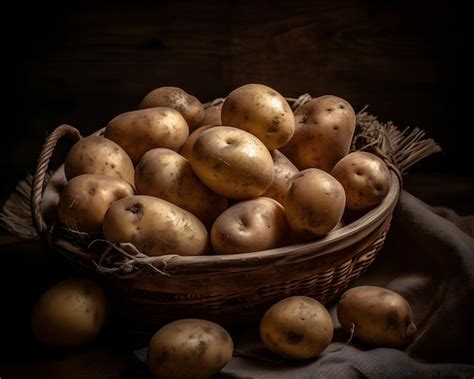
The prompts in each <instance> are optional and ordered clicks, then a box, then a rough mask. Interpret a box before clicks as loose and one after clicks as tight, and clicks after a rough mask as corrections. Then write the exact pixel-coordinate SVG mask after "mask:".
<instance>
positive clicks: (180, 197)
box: [135, 148, 227, 226]
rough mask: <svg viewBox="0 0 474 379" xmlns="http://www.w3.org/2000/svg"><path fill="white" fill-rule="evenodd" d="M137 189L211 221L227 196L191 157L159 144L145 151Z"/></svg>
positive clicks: (137, 173) (138, 166) (225, 205)
mask: <svg viewBox="0 0 474 379" xmlns="http://www.w3.org/2000/svg"><path fill="white" fill-rule="evenodd" d="M135 183H136V186H137V193H138V194H140V195H150V196H154V197H158V198H160V199H163V200H167V201H169V202H170V203H173V204H175V205H177V206H178V207H181V208H183V209H185V210H187V211H189V212H191V213H192V214H193V215H195V216H196V217H197V218H198V219H199V220H201V221H202V222H203V223H204V224H205V225H209V226H210V225H212V222H214V220H215V219H216V217H217V216H218V215H219V214H220V213H222V211H223V210H224V209H226V208H227V198H225V197H224V196H221V195H219V194H217V193H215V192H214V191H212V190H211V189H209V187H207V186H206V185H205V184H204V183H203V182H201V180H200V179H199V178H198V177H197V176H196V174H195V173H194V172H193V170H192V168H191V165H190V164H189V161H188V160H187V159H186V158H184V157H183V156H181V155H180V154H178V153H177V152H175V151H173V150H170V149H164V148H158V149H152V150H150V151H148V152H146V153H145V155H144V156H143V157H142V159H141V160H140V163H139V164H138V165H137V167H136V170H135Z"/></svg>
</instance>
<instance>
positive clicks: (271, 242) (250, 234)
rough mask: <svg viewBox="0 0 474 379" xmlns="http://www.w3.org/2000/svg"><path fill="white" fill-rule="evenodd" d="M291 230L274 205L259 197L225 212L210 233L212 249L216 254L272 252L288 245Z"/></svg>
mask: <svg viewBox="0 0 474 379" xmlns="http://www.w3.org/2000/svg"><path fill="white" fill-rule="evenodd" d="M289 234H290V228H289V227H288V224H287V222H286V218H285V210H284V209H283V206H282V205H281V204H280V203H278V202H277V201H275V200H273V199H270V198H268V197H259V198H256V199H252V200H247V201H243V202H240V203H237V204H235V205H233V206H232V207H230V208H228V209H226V210H225V211H224V212H223V213H222V214H221V215H220V216H219V217H218V218H217V219H216V221H215V222H214V225H212V229H211V245H212V247H213V248H214V251H215V252H217V253H218V254H239V253H248V252H251V251H259V250H265V249H271V248H274V247H278V246H281V245H283V244H284V243H285V242H287V241H288V236H289Z"/></svg>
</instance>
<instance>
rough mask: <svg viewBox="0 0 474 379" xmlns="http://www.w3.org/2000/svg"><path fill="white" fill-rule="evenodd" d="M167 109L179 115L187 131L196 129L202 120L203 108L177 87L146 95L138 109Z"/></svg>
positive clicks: (157, 90)
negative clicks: (183, 120)
mask: <svg viewBox="0 0 474 379" xmlns="http://www.w3.org/2000/svg"><path fill="white" fill-rule="evenodd" d="M156 107H168V108H173V109H176V110H177V111H178V112H179V113H181V114H182V115H183V117H184V119H185V120H186V122H187V123H188V126H189V129H190V130H194V129H196V128H197V127H198V126H199V125H200V123H201V121H202V119H203V118H204V107H203V105H202V104H201V102H200V101H199V100H198V99H197V98H196V97H195V96H192V95H190V94H189V93H187V92H186V91H184V90H183V89H181V88H178V87H160V88H156V89H154V90H153V91H151V92H150V93H148V94H147V95H146V96H145V98H144V99H143V100H142V102H141V103H140V109H146V108H156Z"/></svg>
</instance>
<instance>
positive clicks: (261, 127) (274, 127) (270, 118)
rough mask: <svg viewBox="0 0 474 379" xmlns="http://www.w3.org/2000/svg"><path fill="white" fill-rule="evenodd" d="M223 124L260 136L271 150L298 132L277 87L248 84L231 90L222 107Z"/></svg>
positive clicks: (291, 114)
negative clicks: (276, 89) (275, 88)
mask: <svg viewBox="0 0 474 379" xmlns="http://www.w3.org/2000/svg"><path fill="white" fill-rule="evenodd" d="M221 118H222V124H223V125H228V126H233V127H235V128H239V129H242V130H245V131H247V132H249V133H252V134H253V135H255V136H257V137H258V138H259V139H260V141H262V142H263V143H264V144H265V146H266V147H267V148H268V149H269V150H274V149H278V148H279V147H281V146H283V145H285V144H286V143H287V142H288V141H289V140H290V138H291V136H292V135H293V133H294V131H295V120H294V117H293V112H292V110H291V108H290V106H289V105H288V103H287V101H286V100H285V98H284V97H283V96H281V95H280V94H279V93H278V92H276V91H275V90H274V89H272V88H270V87H267V86H264V85H262V84H247V85H244V86H242V87H239V88H237V89H235V90H234V91H232V92H231V93H230V95H229V96H227V99H226V100H225V102H224V105H223V106H222V111H221Z"/></svg>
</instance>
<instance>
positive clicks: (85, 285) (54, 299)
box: [31, 278, 107, 348]
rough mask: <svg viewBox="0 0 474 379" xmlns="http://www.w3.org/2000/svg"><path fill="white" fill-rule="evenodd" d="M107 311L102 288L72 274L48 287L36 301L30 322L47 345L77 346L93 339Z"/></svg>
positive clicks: (34, 331)
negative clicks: (73, 276)
mask: <svg viewBox="0 0 474 379" xmlns="http://www.w3.org/2000/svg"><path fill="white" fill-rule="evenodd" d="M106 315H107V299H106V297H105V295H104V293H103V291H102V289H101V288H100V287H99V286H98V285H96V284H95V283H93V282H91V281H90V280H88V279H86V278H72V279H68V280H65V281H63V282H60V283H58V284H56V285H54V286H53V287H51V288H50V289H49V290H47V291H46V292H45V293H43V295H41V297H40V298H39V300H38V302H37V303H36V305H35V307H34V309H33V313H32V317H31V326H32V329H33V334H34V335H35V337H36V338H37V339H38V341H40V342H41V343H43V344H44V345H47V346H50V347H58V348H59V347H77V346H80V345H83V344H85V343H88V342H90V341H92V340H93V339H94V338H95V337H96V336H97V334H98V333H99V332H100V330H101V328H102V325H103V324H104V321H105V318H106Z"/></svg>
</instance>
